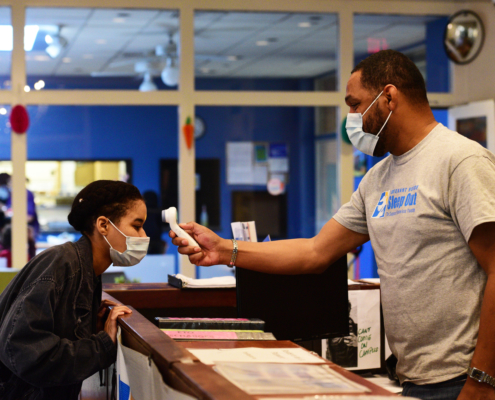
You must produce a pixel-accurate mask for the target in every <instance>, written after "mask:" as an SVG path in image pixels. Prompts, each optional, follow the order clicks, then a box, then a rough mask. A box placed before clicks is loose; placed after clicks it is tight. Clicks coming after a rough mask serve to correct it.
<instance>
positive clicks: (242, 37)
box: [0, 8, 434, 77]
mask: <svg viewBox="0 0 495 400" xmlns="http://www.w3.org/2000/svg"><path fill="white" fill-rule="evenodd" d="M433 19H434V18H433V17H407V16H385V15H383V16H376V15H373V16H371V15H356V16H355V24H354V38H355V39H354V40H355V43H354V46H355V51H356V54H367V52H368V44H369V43H368V38H370V37H371V38H373V39H374V40H375V42H376V41H377V40H378V42H379V43H382V44H384V45H385V46H386V47H388V48H394V49H402V48H406V47H409V46H411V45H414V44H418V43H421V42H422V41H424V40H425V36H426V30H425V23H426V22H428V21H430V20H433ZM9 21H10V10H9V9H8V8H0V23H1V24H8V23H9ZM178 23H179V19H178V14H177V12H176V11H173V10H172V11H157V10H128V9H111V10H110V9H82V8H80V9H73V8H72V9H71V8H29V9H28V10H27V12H26V24H28V25H39V26H40V33H39V34H38V38H37V40H36V43H35V47H34V49H33V51H30V52H27V53H26V58H27V73H28V75H47V76H65V75H73V76H81V75H82V76H89V75H90V74H91V73H94V72H97V73H100V74H102V75H104V74H110V75H116V76H117V75H129V76H131V75H133V74H135V73H134V63H135V61H139V60H143V59H146V57H145V55H146V54H148V55H150V54H152V53H153V51H154V48H155V46H156V45H166V43H167V41H168V35H169V33H171V34H173V38H174V40H175V41H176V42H177V44H178V45H179V47H180V32H179V27H178ZM300 24H302V25H303V27H300ZM56 26H61V27H62V28H61V33H62V36H64V37H65V38H66V39H67V41H68V46H67V47H66V48H65V49H64V50H63V51H62V53H61V55H60V56H59V57H57V58H56V59H54V60H53V59H50V58H49V57H48V56H47V54H46V53H45V51H44V47H46V44H45V43H44V35H45V34H46V33H55V31H56ZM304 26H305V27H304ZM337 35H338V22H337V17H336V16H335V15H334V14H302V13H297V14H296V13H253V12H197V13H196V15H195V54H196V63H195V68H196V75H197V76H208V77H315V76H320V75H322V74H326V73H328V72H331V71H332V70H335V68H336V53H337V43H338V40H337V37H338V36H337ZM260 41H268V42H269V43H268V45H266V46H259V45H257V42H260ZM0 53H1V54H0V74H8V71H9V69H10V53H9V52H0ZM229 56H230V60H229ZM232 56H235V57H232ZM233 58H235V60H232V59H233ZM149 59H150V58H148V60H149Z"/></svg>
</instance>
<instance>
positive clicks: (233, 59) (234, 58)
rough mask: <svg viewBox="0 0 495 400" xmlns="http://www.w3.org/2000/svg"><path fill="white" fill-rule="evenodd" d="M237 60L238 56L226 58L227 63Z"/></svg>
mask: <svg viewBox="0 0 495 400" xmlns="http://www.w3.org/2000/svg"><path fill="white" fill-rule="evenodd" d="M238 59H239V56H227V60H228V61H237V60H238Z"/></svg>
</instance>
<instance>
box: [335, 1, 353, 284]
mask: <svg viewBox="0 0 495 400" xmlns="http://www.w3.org/2000/svg"><path fill="white" fill-rule="evenodd" d="M353 27H354V25H353V13H352V9H351V8H350V7H346V8H345V9H343V10H342V11H340V12H339V32H340V38H339V39H340V40H339V44H340V46H339V47H340V49H339V53H340V60H339V61H340V63H339V79H340V80H339V82H340V85H339V91H340V98H341V99H340V102H341V103H340V106H339V114H340V117H339V119H338V120H339V121H340V122H342V121H343V119H344V117H345V116H346V115H347V111H348V107H347V105H346V104H345V90H346V85H347V80H348V79H349V76H350V73H351V70H352V68H353V67H354V65H353V64H354V42H353V40H354V39H353V36H354V35H353ZM338 128H339V130H338V133H337V137H338V145H339V151H338V157H339V162H338V187H339V188H340V204H341V205H342V204H344V203H347V202H348V201H349V200H350V198H351V195H352V192H353V191H354V157H353V148H352V145H350V144H348V143H345V142H344V141H343V140H342V136H341V134H340V125H339V127H338ZM349 277H350V278H353V277H354V270H353V269H352V268H351V270H349Z"/></svg>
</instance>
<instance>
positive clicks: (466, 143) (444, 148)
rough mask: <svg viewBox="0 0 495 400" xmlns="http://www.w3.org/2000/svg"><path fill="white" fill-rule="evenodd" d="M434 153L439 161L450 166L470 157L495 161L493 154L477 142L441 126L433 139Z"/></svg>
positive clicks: (452, 166) (454, 165) (454, 166)
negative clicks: (445, 162)
mask: <svg viewBox="0 0 495 400" xmlns="http://www.w3.org/2000/svg"><path fill="white" fill-rule="evenodd" d="M432 144H433V146H435V149H436V150H438V151H436V150H435V154H436V157H438V158H437V159H438V160H439V161H442V160H443V161H448V163H449V164H450V167H451V168H456V167H457V166H458V165H459V164H460V163H462V162H463V161H464V160H466V159H467V158H470V157H473V156H474V157H486V158H488V159H490V160H491V161H492V162H495V156H494V154H493V153H492V152H490V151H489V150H487V149H486V148H485V147H483V146H482V145H481V144H479V143H478V142H476V141H474V140H471V139H468V138H467V137H465V136H463V135H461V134H460V133H458V132H456V131H452V130H450V129H448V128H446V127H445V126H441V127H440V129H439V131H438V133H437V135H436V136H435V138H434V140H433V143H432Z"/></svg>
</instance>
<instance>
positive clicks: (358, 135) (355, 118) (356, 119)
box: [345, 90, 392, 156]
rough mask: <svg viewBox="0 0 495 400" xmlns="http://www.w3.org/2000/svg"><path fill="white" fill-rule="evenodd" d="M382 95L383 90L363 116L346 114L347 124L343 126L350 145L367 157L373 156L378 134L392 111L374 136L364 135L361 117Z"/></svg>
mask: <svg viewBox="0 0 495 400" xmlns="http://www.w3.org/2000/svg"><path fill="white" fill-rule="evenodd" d="M382 93H383V90H382V91H381V93H380V94H379V95H378V96H377V97H376V99H375V100H373V103H371V104H370V106H369V107H368V108H367V109H366V111H365V112H364V113H363V114H361V113H348V114H347V122H346V124H345V129H346V131H347V135H348V136H349V139H350V140H351V143H352V145H353V146H354V147H355V148H356V149H358V150H360V151H362V152H363V153H364V154H367V155H369V156H372V155H373V153H374V151H375V147H376V144H377V143H378V135H380V133H381V132H382V131H383V128H385V125H387V122H388V119H389V118H390V116H391V115H392V111H390V114H388V117H387V119H386V120H385V123H384V124H383V126H382V129H380V132H378V133H377V134H376V135H373V134H371V133H366V132H364V131H363V115H364V114H366V113H367V112H368V110H369V109H370V108H371V106H372V105H373V104H375V101H377V100H378V99H379V98H380V96H381V95H382Z"/></svg>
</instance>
